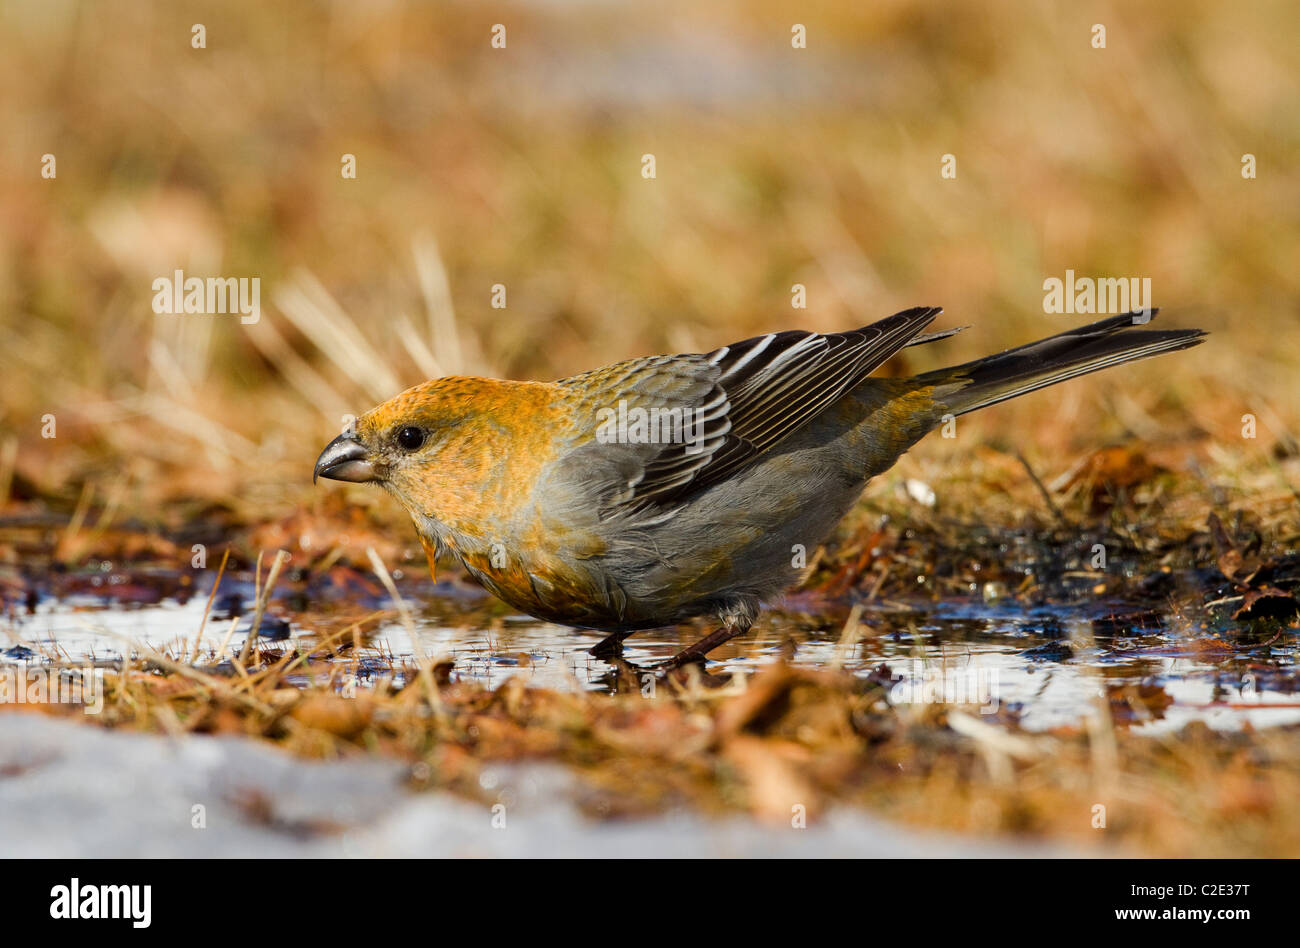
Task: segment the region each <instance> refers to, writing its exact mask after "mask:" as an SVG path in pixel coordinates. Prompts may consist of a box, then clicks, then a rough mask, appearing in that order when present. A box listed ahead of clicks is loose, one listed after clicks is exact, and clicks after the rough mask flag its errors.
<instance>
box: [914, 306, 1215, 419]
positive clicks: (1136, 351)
mask: <svg viewBox="0 0 1300 948" xmlns="http://www.w3.org/2000/svg"><path fill="white" fill-rule="evenodd" d="M1157 312H1159V310H1154V309H1153V310H1152V311H1151V315H1152V316H1154V315H1155V314H1156V313H1157ZM1135 318H1141V316H1140V314H1137V313H1124V314H1123V315H1121V316H1112V317H1111V318H1109V319H1103V320H1101V321H1100V322H1096V323H1092V324H1091V325H1088V326H1080V327H1079V328H1077V329H1071V330H1068V331H1067V332H1063V333H1059V334H1058V335H1055V336H1049V337H1048V338H1046V339H1040V340H1038V342H1031V343H1029V344H1028V345H1024V346H1018V347H1017V348H1015V349H1008V350H1007V351H1006V352H1000V353H998V354H997V355H991V356H985V357H984V358H982V359H976V360H975V361H974V362H967V363H966V364H965V365H957V366H952V367H951V368H947V369H939V370H937V371H934V372H927V373H925V374H924V375H921V376H920V377H919V378H918V379H917V381H920V382H922V383H924V384H930V385H934V386H935V392H934V397H935V399H936V400H938V401H939V402H940V403H941V404H943V405H944V406H945V407H947V408H948V410H949V411H950V412H951V413H952V414H954V415H963V414H965V413H966V412H968V411H974V410H975V409H977V408H984V407H986V406H988V405H996V404H997V403H998V402H1003V401H1006V400H1007V399H1008V398H1015V397H1016V396H1017V395H1024V394H1025V393H1026V392H1032V391H1035V390H1036V389H1040V388H1044V387H1046V386H1048V385H1055V384H1056V383H1057V382H1064V381H1065V380H1066V379H1072V378H1076V377H1077V376H1080V375H1087V374H1088V373H1089V372H1096V371H1098V370H1099V369H1105V368H1109V367H1110V366H1112V365H1123V364H1124V363H1125V362H1135V361H1137V360H1138V359H1146V358H1149V357H1150V356H1154V355H1160V354H1161V353H1162V352H1175V351H1177V350H1178V349H1188V348H1191V347H1192V346H1195V345H1198V344H1200V343H1201V342H1202V341H1203V340H1204V338H1205V335H1206V334H1205V333H1204V332H1203V331H1202V330H1200V329H1138V328H1136V327H1137V326H1138V325H1139V323H1136V322H1135V321H1134V320H1135Z"/></svg>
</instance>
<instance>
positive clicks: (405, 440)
mask: <svg viewBox="0 0 1300 948" xmlns="http://www.w3.org/2000/svg"><path fill="white" fill-rule="evenodd" d="M397 443H398V444H400V445H401V446H402V447H403V448H405V449H406V450H407V451H414V450H416V449H417V448H419V447H420V445H422V444H424V432H423V431H422V430H421V429H419V428H415V427H412V426H409V425H408V426H407V427H405V428H403V429H402V430H401V431H399V432H397Z"/></svg>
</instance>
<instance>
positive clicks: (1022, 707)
mask: <svg viewBox="0 0 1300 948" xmlns="http://www.w3.org/2000/svg"><path fill="white" fill-rule="evenodd" d="M56 579H57V581H55V582H51V583H50V584H49V585H48V586H47V587H46V589H45V590H43V591H39V592H38V591H35V590H32V591H29V593H28V595H26V596H25V597H24V598H23V600H22V601H21V602H15V601H13V600H12V599H11V601H10V605H9V608H8V611H7V615H6V617H5V621H4V622H3V624H0V663H4V664H10V665H18V666H27V667H31V666H34V665H35V666H39V665H42V664H45V663H50V662H56V663H67V664H72V665H84V664H86V663H88V662H93V663H99V664H101V665H103V666H106V667H108V666H112V667H115V666H117V664H118V663H119V662H120V661H121V659H122V657H123V655H124V654H125V655H130V656H132V657H133V658H134V659H135V660H136V661H142V660H145V659H148V658H149V656H150V654H151V652H156V653H160V654H162V655H165V656H167V657H168V658H171V659H173V660H177V661H184V662H188V661H192V662H193V664H196V665H197V666H199V667H201V668H204V669H207V670H210V671H214V672H217V673H220V672H221V671H223V670H226V671H229V670H230V667H231V666H230V659H231V658H233V657H235V656H237V655H239V653H240V651H241V650H242V649H243V647H244V643H245V640H246V638H247V634H248V630H249V628H250V626H251V623H252V616H253V612H254V608H253V607H254V594H255V590H254V585H253V583H252V581H251V575H249V574H246V573H239V572H237V571H231V572H230V573H228V574H227V575H226V576H225V577H224V578H223V581H222V582H221V585H220V588H219V589H218V591H217V595H216V596H215V597H211V598H212V603H211V606H210V607H209V598H210V594H211V592H212V583H213V580H214V579H215V571H214V570H204V571H196V572H194V573H190V574H184V573H177V572H176V571H175V570H171V569H154V570H150V569H133V570H120V569H115V568H114V566H113V565H112V564H111V563H107V562H94V561H92V562H91V563H89V564H87V565H86V566H85V567H82V568H78V569H74V570H69V571H66V572H64V573H61V574H60V575H58V576H57V577H56ZM397 579H398V581H399V586H400V587H401V588H402V590H403V596H404V597H405V599H406V600H407V602H408V605H409V606H410V608H411V612H412V624H411V626H410V629H413V630H414V639H413V638H412V635H411V632H410V629H408V627H407V625H406V624H405V623H404V622H403V621H402V620H400V619H399V618H398V615H397V613H396V611H395V610H394V609H393V605H394V604H393V602H392V600H391V599H390V598H389V597H388V596H387V595H386V594H384V592H383V590H382V588H381V587H380V586H379V584H378V583H376V582H375V581H374V577H373V576H367V575H366V574H364V573H362V572H360V571H357V570H353V569H351V568H346V567H336V568H334V569H333V570H331V572H330V580H329V582H328V583H327V584H325V585H324V586H318V587H317V588H316V590H315V591H314V592H313V593H312V594H310V595H307V594H305V593H304V592H303V590H302V589H295V588H293V584H292V583H289V584H287V585H285V587H284V588H277V591H276V594H275V596H274V597H273V598H272V601H271V605H270V607H269V609H268V610H267V615H266V616H265V618H264V619H263V621H262V625H261V628H260V632H259V639H258V646H259V648H260V649H261V650H262V652H263V657H269V658H272V659H274V658H275V657H276V656H277V655H279V654H283V653H284V652H285V650H287V649H293V648H301V649H305V650H308V651H311V650H318V657H319V658H320V659H321V660H320V661H319V662H315V663H313V664H312V665H311V666H310V669H309V670H308V671H307V672H304V676H302V677H301V682H302V683H303V684H305V683H306V681H307V678H306V676H307V675H310V676H314V677H315V678H316V680H317V682H318V683H319V678H320V676H321V675H328V674H330V673H333V674H334V676H335V677H334V682H335V686H336V687H340V688H347V687H360V688H366V687H373V686H374V685H375V684H376V683H378V682H381V681H383V680H385V679H397V680H399V682H400V680H401V679H402V678H403V677H404V676H406V675H409V674H410V673H411V670H412V668H413V666H414V665H415V663H416V659H417V658H418V657H419V655H420V654H423V655H425V656H428V657H430V658H433V659H435V660H437V661H449V662H450V663H451V665H450V667H449V668H447V669H446V671H447V674H448V675H450V676H451V677H453V678H460V679H468V680H475V681H479V682H482V683H483V684H486V685H488V686H491V687H495V686H496V685H499V684H500V683H501V682H503V681H505V680H506V679H507V678H508V677H510V676H521V677H522V678H523V679H524V681H525V682H527V683H528V684H529V685H534V686H539V687H546V688H553V689H562V690H563V689H582V690H592V691H602V690H603V691H612V690H616V689H623V690H629V689H632V688H637V687H645V686H646V684H645V683H646V682H648V681H649V680H650V677H651V676H649V675H648V674H647V671H648V669H650V668H651V667H652V666H653V665H654V663H655V662H658V661H661V660H662V659H665V658H667V657H669V656H670V655H672V654H673V653H674V652H675V651H677V650H678V649H679V648H681V647H683V646H684V645H686V644H689V642H691V641H693V640H694V639H695V638H698V637H699V636H701V635H703V634H704V633H705V632H706V631H707V629H708V627H707V626H705V625H702V624H701V625H697V626H690V627H682V628H674V629H664V630H654V631H648V632H643V633H640V634H637V635H635V636H633V637H632V638H631V639H629V640H628V643H627V646H626V649H625V653H624V656H623V659H624V661H623V662H622V663H620V664H618V665H617V666H616V665H614V664H611V663H607V662H604V661H601V660H598V659H595V658H593V657H592V656H591V655H590V654H588V652H587V649H589V648H590V647H591V646H592V645H593V644H595V642H596V641H597V640H598V639H599V636H598V635H597V634H595V633H588V632H583V631H578V630H573V629H568V628H564V627H561V626H556V625H551V624H548V623H543V622H538V621H537V620H535V619H532V618H529V617H527V616H521V615H514V614H510V613H509V612H508V610H506V609H505V608H504V607H503V606H501V604H499V603H497V602H496V601H495V600H493V599H492V598H491V597H489V596H487V594H486V593H484V592H483V591H482V590H480V589H478V588H477V587H475V586H473V585H470V584H468V583H466V582H464V581H462V580H459V579H455V578H453V579H444V580H442V581H440V582H438V583H437V584H434V583H432V582H430V581H428V580H427V578H424V577H422V576H418V575H415V576H413V575H408V576H405V577H403V576H402V575H401V573H400V571H399V572H398V573H397ZM1207 597H1208V598H1209V600H1210V604H1209V605H1208V606H1206V605H1205V604H1204V603H1196V604H1194V605H1195V608H1194V610H1192V611H1193V612H1194V613H1199V614H1200V615H1201V617H1202V618H1203V617H1204V616H1205V615H1211V614H1213V612H1214V602H1213V600H1214V591H1213V590H1211V591H1210V592H1208V593H1206V594H1205V595H1204V596H1202V598H1203V599H1204V598H1207ZM205 612H206V613H207V618H206V621H205ZM349 627H351V629H350V631H349V632H348V633H347V634H345V635H344V636H343V639H344V644H343V645H342V646H341V647H331V648H330V649H328V650H324V651H319V645H320V643H321V641H322V639H323V637H325V636H328V635H331V634H333V635H337V634H338V633H339V631H340V630H346V629H349ZM200 628H202V630H203V631H202V634H201V636H198V637H197V641H196V633H198V631H199V630H200ZM1270 628H1273V626H1265V627H1264V629H1263V631H1260V632H1256V633H1252V634H1249V635H1243V634H1241V633H1240V630H1238V629H1235V628H1229V626H1228V625H1224V626H1223V627H1222V628H1219V629H1216V628H1215V627H1214V626H1213V624H1211V625H1209V626H1207V625H1206V623H1205V622H1204V621H1201V619H1198V617H1197V615H1195V614H1192V615H1185V614H1183V607H1181V606H1178V605H1176V604H1174V603H1173V602H1172V600H1171V602H1170V604H1169V606H1168V608H1165V609H1151V608H1149V605H1147V604H1143V603H1126V602H1124V601H1121V600H1104V599H1102V600H1092V601H1089V602H1087V603H1086V604H1079V605H1059V604H1039V605H1035V604H1032V603H1026V602H1022V601H1019V600H1016V599H1015V598H1011V597H1007V596H1003V597H1001V598H995V599H992V600H989V599H986V598H985V597H984V596H983V595H980V596H971V597H966V598H962V597H948V598H945V599H943V600H940V601H937V602H936V601H934V600H933V599H926V598H922V597H917V598H916V599H915V600H911V601H900V600H895V599H887V600H880V599H870V598H868V597H866V596H856V597H855V596H854V595H849V596H847V597H842V598H840V599H837V600H835V601H834V602H828V601H826V600H819V599H816V598H815V597H814V596H813V595H811V594H796V595H794V596H791V597H789V598H788V599H787V600H786V601H785V603H784V604H783V607H781V608H778V609H775V610H773V611H770V612H769V613H768V614H766V615H765V617H764V618H763V619H762V620H761V621H760V622H759V624H758V625H757V626H756V627H755V629H754V630H753V631H752V632H751V633H750V634H749V635H748V636H746V637H744V638H742V639H740V640H737V641H735V642H733V643H729V644H728V645H726V646H724V647H722V648H721V649H719V650H717V651H716V652H715V653H714V655H713V656H712V658H713V659H715V660H714V661H710V662H709V664H708V666H707V671H708V673H709V674H710V675H711V676H717V677H725V676H727V675H729V674H730V673H734V672H741V673H749V672H752V671H755V670H757V669H758V668H759V667H760V666H762V665H764V664H765V663H770V662H774V661H776V660H777V659H778V658H781V657H786V658H788V659H790V660H791V662H792V663H793V664H795V665H808V666H816V667H822V666H826V665H840V666H842V667H844V668H846V669H849V670H851V671H854V672H855V673H857V674H860V675H863V676H873V677H874V678H876V679H877V680H881V679H882V678H883V679H888V680H891V681H893V682H895V684H894V685H893V686H892V688H891V691H890V696H891V699H892V700H893V701H894V703H897V704H906V703H909V702H927V703H931V702H945V703H959V704H970V705H978V706H979V707H980V710H981V711H983V712H984V713H990V714H992V713H997V714H999V715H1003V716H1012V717H1014V718H1016V719H1017V720H1018V721H1019V723H1020V725H1021V726H1022V727H1024V728H1026V729H1029V730H1048V729H1051V728H1054V727H1058V726H1063V725H1064V726H1069V725H1072V724H1077V723H1078V722H1079V721H1080V720H1081V719H1082V718H1083V716H1085V715H1087V714H1088V713H1090V711H1091V710H1092V709H1093V708H1094V707H1095V705H1096V700H1097V696H1099V695H1106V696H1107V697H1108V698H1109V701H1110V705H1111V707H1112V711H1113V712H1114V713H1115V714H1116V717H1117V721H1119V722H1122V723H1124V724H1127V725H1129V726H1131V727H1133V728H1134V729H1138V730H1149V731H1152V732H1158V731H1167V730H1176V729H1178V728H1181V727H1182V726H1183V725H1184V724H1186V723H1188V722H1189V721H1193V720H1200V721H1203V722H1205V723H1206V724H1208V725H1209V726H1211V727H1213V728H1216V729H1228V730H1230V729H1237V728H1240V727H1242V726H1243V725H1245V724H1247V723H1249V724H1250V725H1252V726H1253V727H1256V728H1259V727H1268V726H1273V725H1281V724H1291V723H1295V722H1297V721H1300V696H1298V695H1297V689H1298V686H1300V676H1298V675H1297V672H1296V659H1297V651H1298V649H1297V636H1296V634H1295V630H1294V629H1291V628H1288V627H1286V626H1285V625H1283V624H1280V623H1278V624H1276V628H1275V629H1274V631H1272V632H1270V631H1269V629H1270ZM846 630H847V631H846Z"/></svg>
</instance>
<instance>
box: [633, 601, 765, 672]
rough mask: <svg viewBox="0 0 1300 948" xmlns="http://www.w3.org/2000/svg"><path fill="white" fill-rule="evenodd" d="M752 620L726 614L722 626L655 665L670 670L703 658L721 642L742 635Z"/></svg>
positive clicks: (661, 669) (660, 669)
mask: <svg viewBox="0 0 1300 948" xmlns="http://www.w3.org/2000/svg"><path fill="white" fill-rule="evenodd" d="M752 624H753V623H752V620H750V619H748V618H746V617H745V616H737V615H728V616H723V618H722V628H720V629H714V630H713V631H712V632H710V633H709V634H708V635H706V636H705V637H704V638H702V639H700V640H699V641H698V642H696V643H695V644H694V645H688V646H686V648H684V649H682V650H681V651H680V652H678V653H677V654H676V655H674V656H673V657H672V658H670V659H668V661H666V662H664V663H663V664H662V665H658V666H656V669H657V670H658V671H671V670H672V669H674V668H681V667H682V666H683V665H686V664H689V663H690V662H696V661H699V660H700V659H702V658H704V656H705V655H707V654H709V652H711V651H713V650H714V649H715V648H717V647H718V646H719V645H721V644H722V643H723V642H729V641H731V640H732V639H734V638H735V637H736V636H738V635H744V634H745V633H746V632H748V631H749V627H750V625H752Z"/></svg>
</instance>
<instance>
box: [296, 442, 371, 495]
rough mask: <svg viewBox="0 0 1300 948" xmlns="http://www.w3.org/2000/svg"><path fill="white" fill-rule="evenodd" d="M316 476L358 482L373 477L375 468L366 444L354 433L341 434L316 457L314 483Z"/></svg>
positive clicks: (312, 476)
mask: <svg viewBox="0 0 1300 948" xmlns="http://www.w3.org/2000/svg"><path fill="white" fill-rule="evenodd" d="M318 477H328V478H329V479H330V480H332V481H353V482H354V483H358V484H360V483H364V482H366V481H373V480H374V479H375V468H374V465H373V464H371V463H370V458H369V455H368V453H367V451H366V446H365V445H364V444H362V443H361V442H360V441H358V440H357V439H356V436H355V435H351V434H341V435H339V436H338V437H337V438H335V439H334V440H333V441H331V442H330V443H329V444H327V445H325V450H324V451H322V452H321V453H320V457H318V458H317V459H316V470H315V471H314V472H312V475H311V482H312V483H313V484H315V483H316V478H318Z"/></svg>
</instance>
